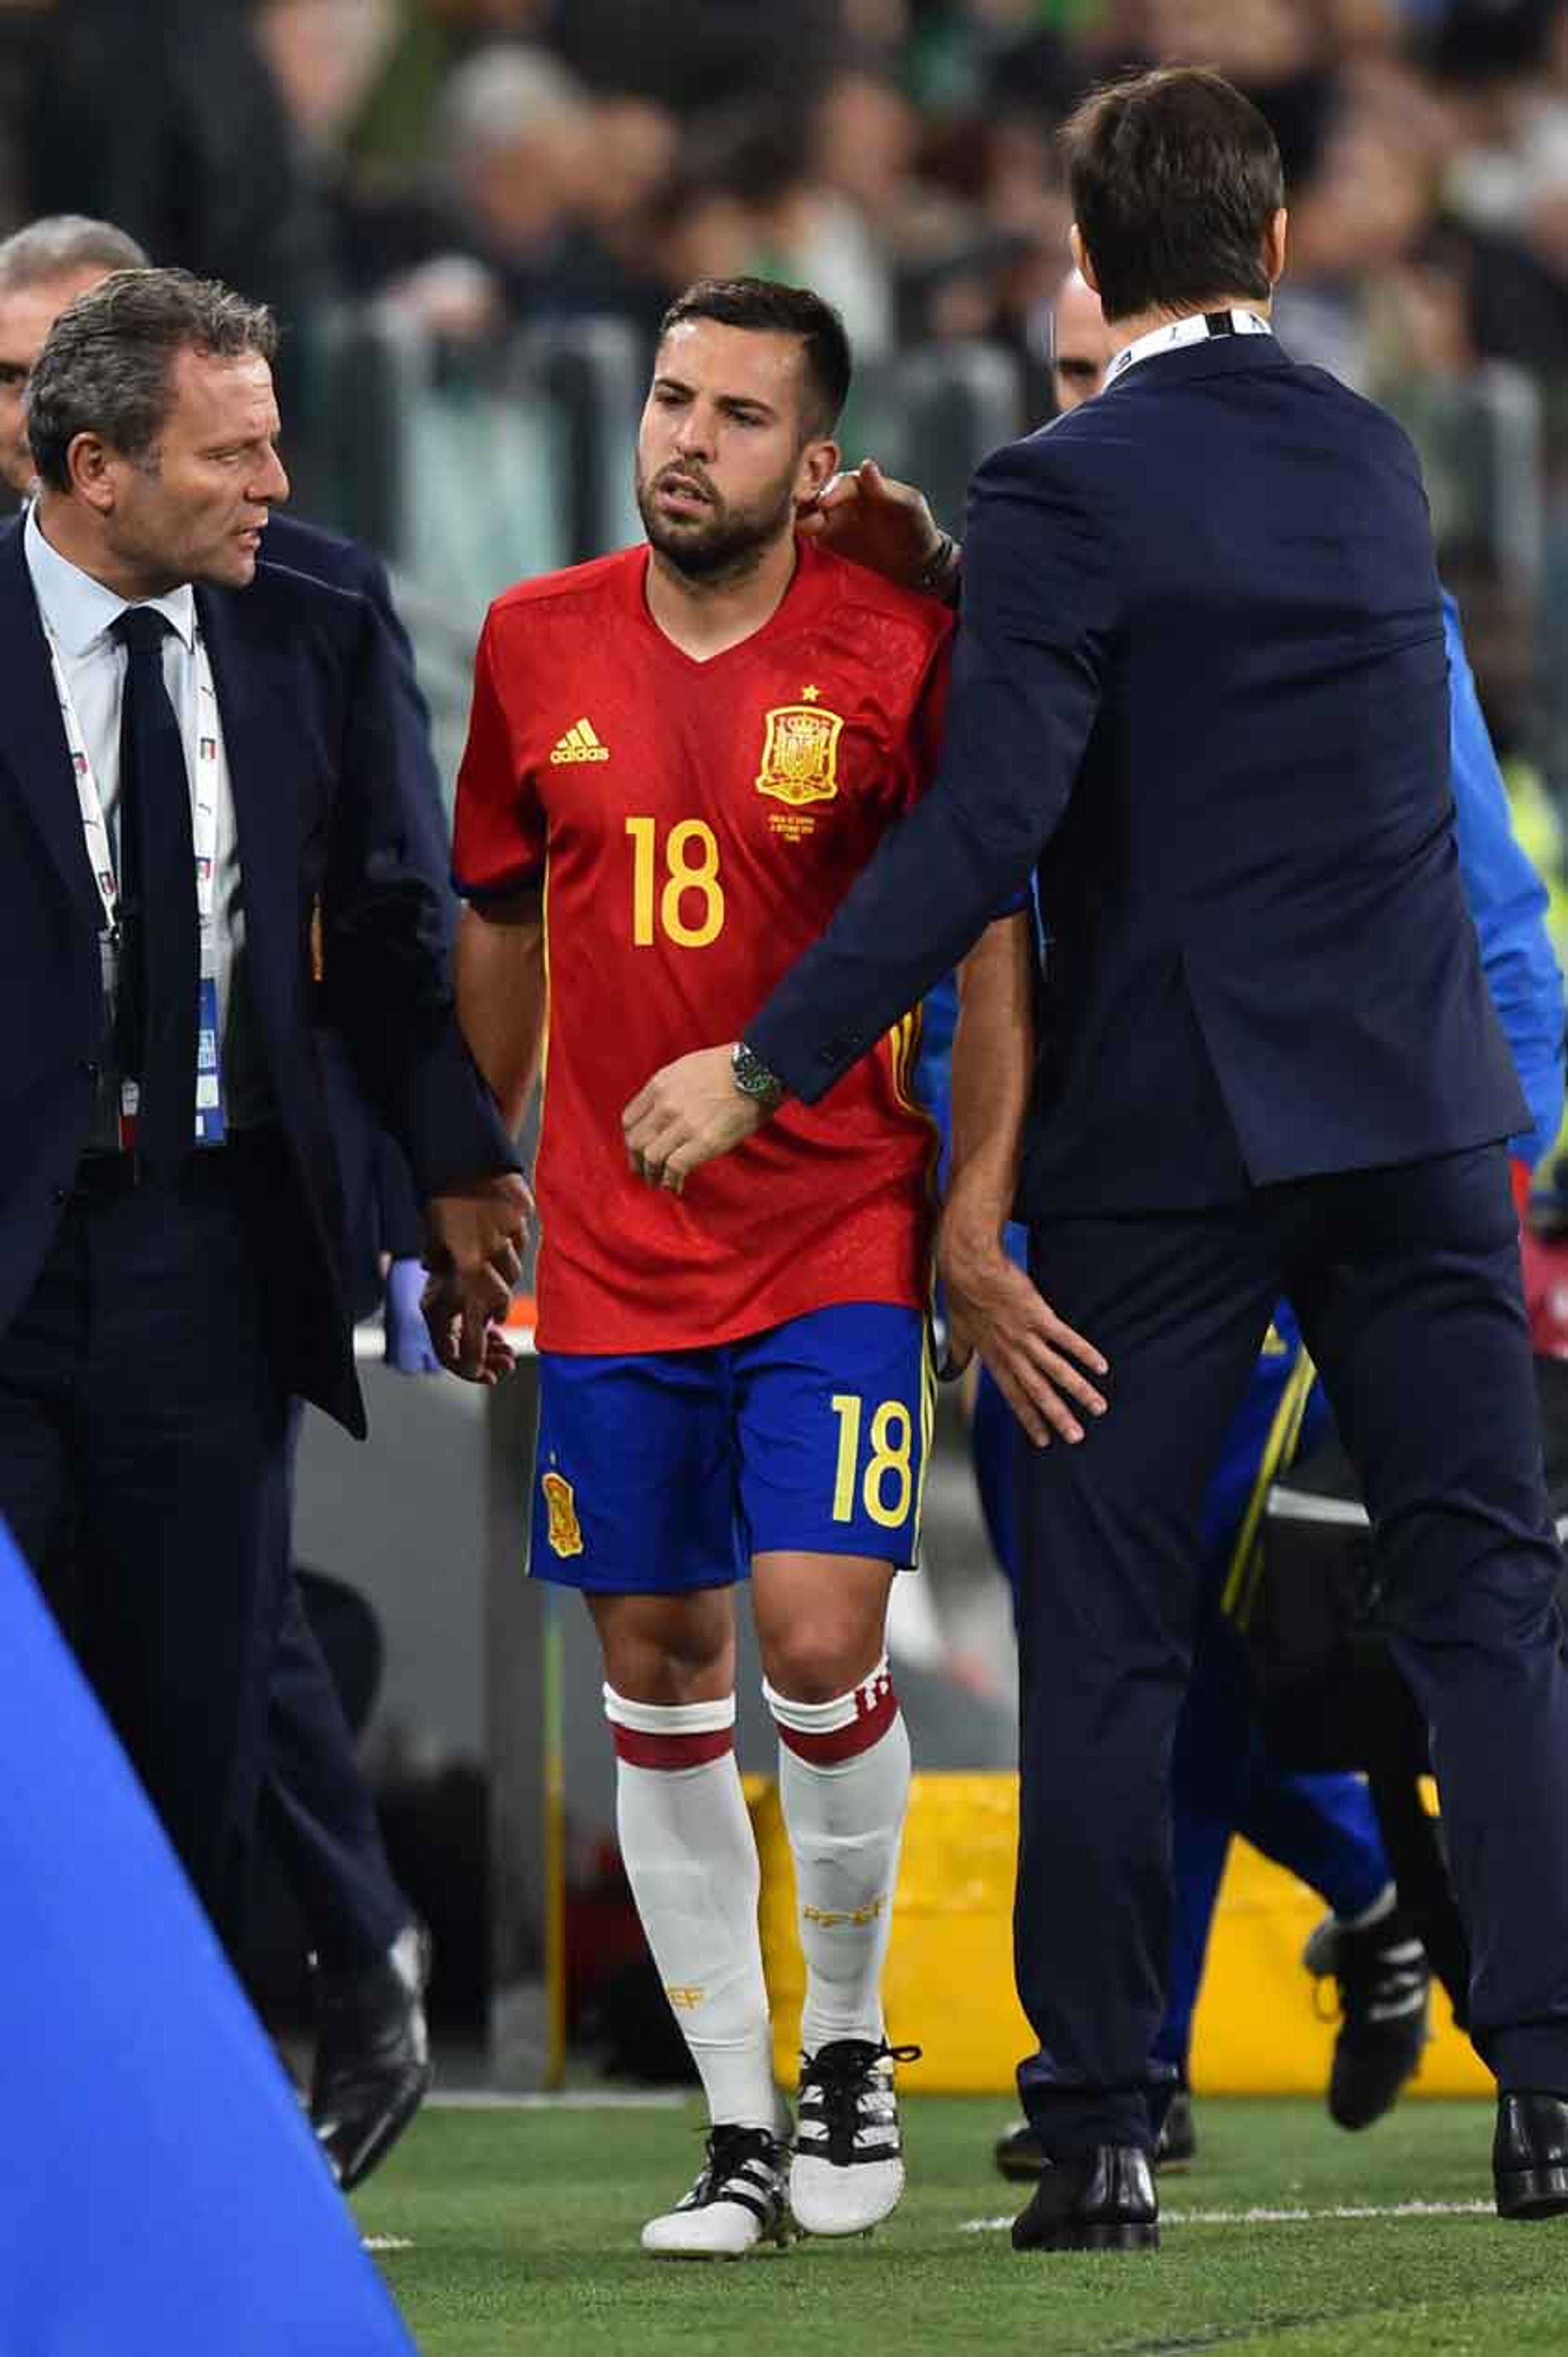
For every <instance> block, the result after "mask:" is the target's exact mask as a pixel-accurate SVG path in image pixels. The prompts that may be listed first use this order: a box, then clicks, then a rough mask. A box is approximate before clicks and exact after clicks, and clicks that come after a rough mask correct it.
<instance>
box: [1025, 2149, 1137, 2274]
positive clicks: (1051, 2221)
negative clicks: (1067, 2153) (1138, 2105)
mask: <svg viewBox="0 0 1568 2357" xmlns="http://www.w3.org/2000/svg"><path fill="white" fill-rule="evenodd" d="M1159 2240H1160V2205H1159V2201H1158V2199H1157V2198H1156V2196H1155V2180H1154V2178H1153V2176H1152V2174H1151V2173H1150V2169H1149V2156H1148V2154H1147V2153H1146V2152H1144V2150H1143V2149H1142V2147H1139V2146H1138V2145H1135V2144H1101V2145H1096V2147H1095V2148H1094V2150H1093V2151H1092V2152H1091V2153H1085V2154H1083V2155H1082V2156H1080V2157H1079V2158H1077V2159H1074V2160H1057V2161H1049V2162H1047V2165H1046V2167H1045V2168H1044V2169H1042V2170H1041V2171H1040V2181H1039V2183H1038V2185H1036V2188H1035V2198H1034V2200H1033V2201H1031V2202H1030V2204H1029V2206H1028V2208H1027V2209H1026V2211H1024V2212H1022V2213H1021V2214H1020V2215H1019V2216H1018V2217H1016V2218H1015V2219H1014V2221H1013V2248H1014V2249H1015V2251H1152V2250H1155V2249H1157V2247H1158V2245H1159Z"/></svg>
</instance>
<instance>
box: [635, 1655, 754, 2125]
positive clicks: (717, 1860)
mask: <svg viewBox="0 0 1568 2357" xmlns="http://www.w3.org/2000/svg"><path fill="white" fill-rule="evenodd" d="M604 1692H605V1716H606V1717H607V1719H608V1720H609V1722H610V1726H611V1728H612V1731H613V1733H614V1736H615V1745H616V1826H617V1830H618V1833H619V1835H620V1850H621V1857H622V1859H623V1860H624V1862H625V1866H626V1871H627V1878H628V1880H629V1882H630V1884H631V1889H632V1896H633V1898H634V1899H635V1900H637V1911H638V1913H639V1916H640V1917H641V1919H642V1928H643V1930H644V1932H646V1933H647V1935H648V1944H649V1946H650V1949H651V1950H652V1952H653V1961H654V1963H655V1964H657V1966H658V1968H659V1976H660V1980H661V1981H662V1982H663V1984H664V1990H665V1995H666V1996H668V1997H669V1999H670V2003H671V2007H672V2008H673V2010H674V2014H675V2018H676V2020H677V2021H678V2022H679V2023H680V2026H681V2030H682V2036H683V2037H684V2039H685V2040H686V2044H687V2045H688V2047H689V2048H690V2049H691V2053H692V2060H693V2062H695V2064H696V2066H697V2070H698V2072H699V2074H700V2075H701V2078H702V2082H703V2092H704V2093H705V2094H706V2096H707V2099H708V2110H709V2113H710V2115H712V2118H713V2122H714V2126H715V2127H728V2126H736V2127H763V2128H768V2129H769V2130H776V2129H777V2128H778V2126H779V2097H778V2093H777V2090H776V2089H775V2086H774V2081H773V2037H772V2029H771V2025H770V2023H769V2021H768V1987H767V1984H766V1982H765V1981H764V1979H763V1976H762V1942H761V1937H760V1935H759V1933H758V1931H757V1897H758V1893H759V1891H760V1889H761V1881H762V1875H761V1867H760V1866H759V1864H758V1860H757V1842H756V1838H755V1836H754V1835H753V1833H752V1830H751V1819H750V1817H749V1815H748V1814H747V1813H746V1797H745V1795H744V1793H743V1792H742V1791H741V1784H740V1771H739V1770H738V1769H737V1768H736V1759H735V1696H734V1695H726V1696H725V1699H724V1700H723V1701H722V1702H703V1703H688V1704H685V1705H682V1706H662V1705H660V1704H656V1703H640V1702H628V1701H627V1700H626V1699H625V1697H624V1696H623V1695H618V1694H617V1693H615V1692H614V1690H613V1689H612V1688H611V1687H609V1686H606V1688H605V1690H604Z"/></svg>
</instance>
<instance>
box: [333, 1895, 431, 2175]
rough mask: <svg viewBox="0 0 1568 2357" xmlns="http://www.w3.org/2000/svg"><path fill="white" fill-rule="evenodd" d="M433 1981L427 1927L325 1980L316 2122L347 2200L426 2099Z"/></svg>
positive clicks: (416, 1927)
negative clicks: (428, 1997) (427, 2014)
mask: <svg viewBox="0 0 1568 2357" xmlns="http://www.w3.org/2000/svg"><path fill="white" fill-rule="evenodd" d="M429 1978H430V1934H429V1932H427V1931H426V1930H425V1929H424V1924H423V1923H410V1924H409V1925H408V1926H407V1927H406V1929H405V1930H403V1931H402V1932H399V1933H398V1935H397V1938H396V1939H395V1940H394V1941H393V1942H392V1946H391V1947H390V1948H389V1949H388V1950H387V1952H386V1953H385V1955H384V1956H379V1957H378V1958H377V1959H376V1962H375V1963H374V1964H370V1965H367V1966H364V1967H362V1968H361V1969H360V1971H358V1972H342V1973H323V1974H322V1975H320V1979H319V1983H318V1988H317V2033H316V2072H315V2077H314V2079H313V2080H312V2083H311V2090H310V2122H311V2126H313V2127H314V2128H315V2130H316V2135H317V2141H318V2142H319V2144H320V2146H321V2149H322V2151H323V2152H324V2153H325V2154H326V2156H327V2162H328V2167H329V2169H331V2171H332V2174H333V2176H334V2177H335V2178H336V2179H337V2180H338V2184H339V2185H340V2186H341V2187H342V2189H343V2190H344V2192H345V2193H348V2192H350V2191H351V2190H353V2188H354V2187H355V2186H356V2185H360V2184H361V2183H362V2182H363V2181H364V2179H366V2178H367V2177H368V2176H369V2175H370V2173H371V2169H374V2168H375V2166H376V2164H377V2162H378V2161H381V2160H384V2159H385V2158H386V2156H387V2154H388V2153H389V2152H390V2151H391V2150H392V2146H393V2145H394V2144H395V2143H396V2142H397V2139H398V2137H399V2136H401V2135H402V2134H403V2130H404V2128H405V2127H407V2126H408V2124H409V2122H410V2120H411V2119H413V2115H414V2114H415V2112H416V2111H418V2109H419V2106H420V2104H422V2103H423V2102H424V2096H425V2093H426V2090H427V2089H428V2087H429V2085H430V2076H431V2072H430V2038H429V2033H428V2031H427V2029H426V2028H425V2021H424V1990H425V1985H426V1983H427V1982H428V1980H429Z"/></svg>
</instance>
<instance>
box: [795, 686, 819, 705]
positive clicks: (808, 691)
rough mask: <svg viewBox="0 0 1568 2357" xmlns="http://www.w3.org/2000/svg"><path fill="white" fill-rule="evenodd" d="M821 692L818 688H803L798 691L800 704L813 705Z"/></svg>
mask: <svg viewBox="0 0 1568 2357" xmlns="http://www.w3.org/2000/svg"><path fill="white" fill-rule="evenodd" d="M821 694H822V689H821V688H820V687H803V688H802V689H801V690H800V701H801V703H802V704H815V702H816V700H817V698H818V696H819V695H821Z"/></svg>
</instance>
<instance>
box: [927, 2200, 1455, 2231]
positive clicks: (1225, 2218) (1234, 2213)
mask: <svg viewBox="0 0 1568 2357" xmlns="http://www.w3.org/2000/svg"><path fill="white" fill-rule="evenodd" d="M1494 2207H1495V2205H1494V2204H1493V2203H1492V2202H1490V2201H1389V2202H1336V2203H1334V2204H1333V2205H1332V2206H1331V2207H1329V2208H1328V2209H1326V2210H1162V2211H1161V2212H1160V2223H1161V2225H1162V2226H1309V2225H1311V2224H1312V2223H1313V2222H1315V2221H1316V2220H1317V2219H1320V2218H1321V2219H1330V2218H1333V2219H1339V2218H1481V2217H1487V2216H1489V2215H1490V2214H1491V2212H1492V2211H1493V2209H1494ZM1012 2223H1013V2218H1012V2216H1011V2215H1009V2216H1007V2217H1005V2218H966V2219H965V2220H964V2222H963V2223H962V2225H961V2227H960V2228H959V2233H961V2234H1000V2233H1002V2232H1003V2231H1004V2228H1006V2227H1009V2226H1011V2224H1012Z"/></svg>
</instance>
